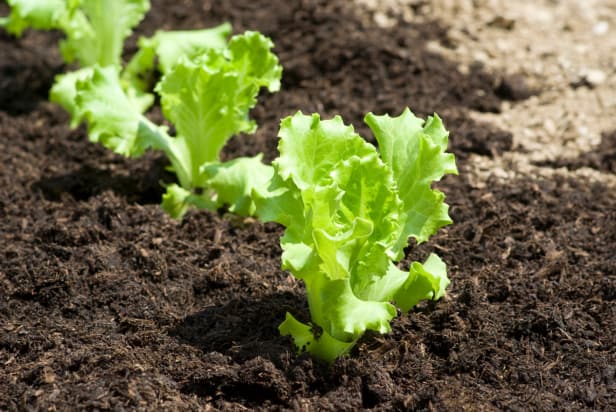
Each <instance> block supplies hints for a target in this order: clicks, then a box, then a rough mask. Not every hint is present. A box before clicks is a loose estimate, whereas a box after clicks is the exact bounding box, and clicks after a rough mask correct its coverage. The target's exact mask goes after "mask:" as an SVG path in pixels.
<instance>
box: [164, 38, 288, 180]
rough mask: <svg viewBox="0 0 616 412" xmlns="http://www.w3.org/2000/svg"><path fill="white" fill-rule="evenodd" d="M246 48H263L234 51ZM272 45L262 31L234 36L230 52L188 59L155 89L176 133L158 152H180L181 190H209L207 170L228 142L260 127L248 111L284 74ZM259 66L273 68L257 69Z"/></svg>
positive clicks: (175, 161) (177, 166)
mask: <svg viewBox="0 0 616 412" xmlns="http://www.w3.org/2000/svg"><path fill="white" fill-rule="evenodd" d="M246 44H249V45H253V46H254V45H255V44H258V45H261V47H254V48H253V49H252V52H251V54H249V55H247V54H239V53H237V54H235V53H234V52H233V50H235V49H239V50H243V47H244V45H246ZM232 46H233V47H232ZM271 47H272V43H271V41H270V40H269V39H268V38H266V37H264V36H263V35H261V34H259V33H252V32H247V33H246V34H244V35H241V36H235V37H234V38H233V39H232V40H231V42H230V44H229V48H230V50H231V51H229V50H226V49H225V50H215V49H211V50H209V51H207V52H206V53H205V54H203V55H201V56H198V57H196V58H194V59H192V60H189V59H188V58H183V59H181V60H180V62H179V63H178V64H176V65H175V67H174V68H173V69H172V70H171V72H170V73H169V74H167V75H165V76H164V77H163V79H162V80H161V82H160V83H159V84H158V86H157V87H156V91H157V92H158V93H159V94H160V96H161V104H162V108H163V113H164V114H165V117H167V118H168V119H169V120H170V121H171V122H172V123H173V124H174V125H175V127H176V130H177V135H176V136H175V137H173V138H170V139H168V141H167V143H166V147H165V148H163V147H159V148H160V149H161V150H165V151H169V150H170V151H173V152H174V153H176V156H173V157H170V159H171V162H172V166H173V169H174V170H175V171H176V173H178V178H179V179H180V183H181V185H182V187H184V188H187V189H189V188H203V187H205V186H206V182H207V180H208V175H207V174H206V173H205V169H204V167H206V166H207V165H208V164H209V163H216V162H218V161H219V156H220V151H221V149H222V147H223V146H224V145H225V143H226V142H227V141H228V140H229V139H230V138H231V137H232V136H233V135H236V134H239V133H252V132H254V130H255V129H256V124H255V122H254V121H252V120H250V119H249V117H248V112H249V111H250V109H251V108H252V107H253V106H254V105H255V104H256V102H257V94H258V92H259V89H260V87H261V85H263V84H271V83H272V82H274V83H275V81H274V80H272V79H273V76H275V75H278V76H279V75H280V74H281V69H280V65H279V64H278V59H277V58H276V57H275V55H273V54H272V53H271V51H270V48H271ZM262 53H264V54H266V56H262V55H261V54H262ZM260 64H267V65H268V66H267V67H260V68H258V67H255V66H258V65H260ZM259 76H264V77H259ZM182 173H185V175H184V176H182Z"/></svg>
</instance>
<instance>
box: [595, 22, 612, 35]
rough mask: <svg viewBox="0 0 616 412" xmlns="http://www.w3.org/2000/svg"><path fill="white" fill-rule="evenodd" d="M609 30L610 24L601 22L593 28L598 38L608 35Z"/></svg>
mask: <svg viewBox="0 0 616 412" xmlns="http://www.w3.org/2000/svg"><path fill="white" fill-rule="evenodd" d="M609 29H610V24H609V23H608V22H606V21H600V22H599V23H597V24H595V25H594V26H593V28H592V32H593V33H594V34H595V35H597V36H601V35H604V34H605V33H607V32H608V30H609Z"/></svg>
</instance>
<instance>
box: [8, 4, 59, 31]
mask: <svg viewBox="0 0 616 412" xmlns="http://www.w3.org/2000/svg"><path fill="white" fill-rule="evenodd" d="M7 3H8V5H9V6H11V12H10V14H9V15H8V17H6V18H4V19H1V20H0V25H2V26H4V28H5V29H6V31H8V32H9V33H11V34H13V35H15V36H21V34H22V33H23V31H24V30H25V29H27V28H30V27H31V28H33V29H38V30H51V29H57V28H60V27H61V25H62V22H63V19H65V18H66V16H67V15H68V13H69V9H68V7H67V1H66V0H47V1H41V0H7Z"/></svg>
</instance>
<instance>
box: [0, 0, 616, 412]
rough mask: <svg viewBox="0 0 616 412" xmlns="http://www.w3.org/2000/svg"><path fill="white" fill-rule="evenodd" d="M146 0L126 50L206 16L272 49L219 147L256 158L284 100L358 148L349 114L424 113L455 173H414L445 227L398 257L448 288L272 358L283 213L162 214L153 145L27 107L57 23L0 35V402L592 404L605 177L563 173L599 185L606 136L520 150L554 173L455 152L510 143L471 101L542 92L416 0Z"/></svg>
mask: <svg viewBox="0 0 616 412" xmlns="http://www.w3.org/2000/svg"><path fill="white" fill-rule="evenodd" d="M152 3H153V7H152V11H151V12H150V13H149V14H148V15H147V18H146V19H145V20H144V22H143V23H142V24H141V25H140V26H139V27H138V29H137V33H136V35H135V36H133V37H131V40H130V42H129V43H130V44H129V47H128V48H127V55H129V54H131V53H132V52H133V51H134V50H135V46H134V45H135V41H136V38H137V35H143V34H147V35H150V34H152V33H153V32H154V31H155V30H156V29H157V28H164V29H188V28H201V27H208V26H213V25H215V24H219V23H222V22H224V21H229V22H231V23H232V24H233V26H234V30H235V32H237V33H239V32H243V31H244V30H247V29H252V30H259V31H261V32H263V33H265V34H266V35H268V36H271V38H272V39H273V41H274V43H275V44H276V49H275V51H276V53H277V54H278V56H279V57H280V60H281V63H282V65H283V66H284V74H283V82H282V90H281V91H280V92H279V93H276V94H274V95H268V94H263V95H262V96H261V98H260V102H259V104H258V106H257V107H256V108H255V109H254V110H253V112H252V116H253V117H254V118H255V119H256V121H257V122H258V124H259V125H260V128H259V130H258V131H257V133H256V134H255V135H252V136H238V137H236V138H234V139H233V140H232V141H231V142H230V143H229V144H228V146H227V147H226V148H225V152H224V156H225V157H226V158H233V157H236V156H239V155H254V154H256V153H259V152H263V153H265V158H266V159H267V160H268V161H269V160H271V159H273V158H275V157H276V155H277V150H276V145H277V138H276V134H277V129H278V123H279V120H280V119H281V118H282V117H285V116H288V115H291V114H293V113H295V112H296V111H298V110H302V111H303V112H305V113H311V112H319V113H321V114H322V115H323V116H324V117H328V116H331V115H333V114H341V115H342V116H343V118H344V119H345V121H346V122H348V123H352V124H354V125H355V126H356V128H357V130H358V131H360V133H361V134H362V135H363V136H365V137H366V138H367V139H368V140H370V141H374V139H373V138H372V137H371V136H370V134H369V131H368V129H367V127H365V125H363V123H362V118H363V116H364V115H365V114H366V113H367V112H369V111H373V112H375V113H386V112H387V113H390V114H392V115H397V114H399V113H400V112H401V111H402V109H403V108H404V107H406V106H410V107H411V108H412V109H413V110H414V111H415V112H416V113H417V114H419V115H422V116H425V115H427V114H431V113H432V112H433V111H437V112H438V113H439V114H440V116H441V117H442V118H443V119H444V121H445V123H446V125H447V126H448V128H449V129H450V132H451V137H450V148H451V151H453V152H454V153H455V154H456V156H457V159H458V165H459V169H460V175H459V176H449V177H447V178H446V179H445V180H444V181H442V182H440V183H439V184H438V187H439V189H440V190H442V191H444V192H445V193H446V195H447V201H448V203H449V204H450V206H451V209H450V212H451V216H452V218H453V220H454V222H455V223H454V224H453V225H451V226H449V227H447V228H446V229H443V230H441V231H440V232H439V233H438V235H436V236H435V237H434V238H433V239H431V240H430V242H427V243H426V244H422V245H420V246H417V245H415V244H413V243H411V244H409V247H408V249H407V257H406V259H405V260H404V261H403V262H402V266H403V267H404V266H408V264H409V263H410V262H411V261H413V260H423V259H425V258H426V257H427V255H428V254H429V253H430V252H432V251H434V252H437V253H438V254H439V255H440V256H441V257H442V258H443V259H444V260H445V262H447V264H448V267H449V274H450V278H451V280H452V284H451V286H450V288H449V291H448V295H447V296H446V297H445V298H443V299H442V300H440V301H438V302H428V303H424V304H421V305H420V306H418V307H417V308H416V309H415V310H413V311H412V312H411V313H409V314H406V315H401V316H399V317H398V318H397V319H396V320H395V321H394V322H393V324H392V333H390V334H388V335H378V334H372V333H370V334H367V335H366V336H365V337H364V338H362V340H361V342H360V344H359V345H358V346H357V347H356V349H355V350H354V351H353V352H352V353H351V355H350V356H349V357H346V358H343V359H340V360H338V361H337V362H336V363H334V364H333V365H325V364H321V363H319V362H316V361H314V360H312V359H311V358H310V357H308V356H306V355H296V354H295V353H294V351H293V348H292V345H291V342H290V340H288V339H287V338H282V337H280V336H279V333H278V331H277V326H278V325H279V324H280V322H281V321H282V320H283V319H284V314H285V312H286V311H291V312H292V313H294V314H296V315H297V316H298V317H300V318H302V319H308V316H309V315H308V311H307V306H306V303H305V297H304V292H303V287H302V285H301V283H300V282H298V281H297V280H295V279H294V278H293V277H292V276H291V275H290V274H289V273H287V272H285V271H282V270H281V269H280V253H281V251H280V247H279V241H278V239H279V237H280V235H281V234H282V231H283V228H282V227H280V226H278V225H275V224H261V223H259V222H257V221H254V220H253V219H241V218H238V217H235V216H232V215H229V214H225V213H224V211H219V212H218V213H216V212H207V211H192V212H190V213H189V214H188V215H187V216H186V218H185V220H184V221H183V222H181V223H179V222H176V221H174V220H172V219H170V218H169V217H168V216H167V215H165V214H164V213H163V212H162V211H161V209H160V208H159V206H158V202H159V201H160V196H161V193H162V189H161V184H160V182H161V181H170V179H172V178H173V177H172V176H170V175H168V174H167V172H165V166H166V165H167V164H166V161H165V159H164V158H163V157H162V156H161V155H160V154H157V153H148V154H147V155H146V156H144V157H143V158H140V159H138V160H129V159H124V158H122V157H119V156H116V155H113V154H112V153H110V152H109V151H107V150H105V149H104V148H102V147H100V146H97V145H94V144H92V143H89V142H88V141H87V138H86V133H85V129H84V128H83V127H80V128H78V129H76V130H70V129H69V127H68V124H67V120H68V117H67V115H66V114H65V113H64V112H63V111H62V110H61V109H60V108H59V107H57V106H55V105H53V104H51V103H49V102H47V91H48V90H49V88H50V86H51V84H52V81H53V77H54V75H55V74H57V73H60V72H63V71H65V70H68V69H69V68H68V67H65V66H64V65H63V62H62V59H61V58H60V55H59V51H58V48H57V41H58V39H59V38H61V36H60V34H59V33H54V32H51V33H49V32H35V31H29V32H27V33H26V34H25V36H24V37H23V38H21V39H14V38H12V37H10V36H9V35H7V34H6V33H4V32H0V410H11V411H12V410H58V411H60V410H202V409H206V410H207V409H219V410H246V409H267V410H333V411H341V410H359V409H371V408H373V409H376V410H463V409H468V410H519V411H526V410H555V411H562V410H576V411H577V410H616V306H615V305H614V301H615V299H616V192H615V190H614V188H613V187H612V186H609V185H607V183H605V182H603V181H602V180H601V179H590V178H585V177H584V176H580V175H579V174H573V173H568V170H572V171H573V170H578V169H580V168H586V169H589V168H590V169H593V170H595V171H597V173H603V174H605V175H606V176H608V175H609V176H611V177H613V175H614V173H615V172H616V171H615V169H614V167H615V166H614V165H615V162H616V159H615V157H614V142H615V139H614V131H613V130H604V131H603V132H604V142H603V143H602V144H600V145H598V146H596V148H595V150H594V151H593V152H591V153H585V154H583V155H581V156H579V158H576V159H553V160H551V161H549V162H543V163H541V164H540V165H539V166H540V167H542V170H544V171H545V170H546V169H550V168H553V169H558V170H560V171H562V173H552V174H546V173H542V174H537V175H533V174H532V173H531V174H525V175H522V174H520V175H516V176H515V177H511V178H506V179H505V178H502V177H501V176H500V175H498V174H490V173H487V174H484V175H481V176H478V175H477V174H476V173H475V172H476V170H477V167H476V164H477V163H476V162H477V159H480V160H481V159H483V161H485V162H488V163H486V164H491V163H489V162H495V161H498V160H499V159H501V158H502V156H505V155H507V154H508V153H517V154H521V155H524V148H523V147H521V146H520V145H517V144H514V141H515V140H514V136H513V134H512V133H511V132H510V131H508V130H505V129H502V128H499V127H497V126H494V125H493V124H491V123H488V122H480V121H478V120H477V118H478V116H477V115H479V117H481V115H482V114H485V115H486V116H499V113H500V112H501V110H502V107H503V105H505V106H507V107H511V105H514V106H515V105H517V104H525V103H526V101H528V99H529V98H532V96H537V95H541V93H542V92H543V91H542V90H541V87H534V86H533V85H532V84H531V85H529V84H528V83H527V82H525V80H524V78H520V77H519V76H512V75H511V74H510V73H508V74H499V73H497V72H495V71H494V70H487V69H485V68H483V67H482V66H481V65H470V66H469V67H470V69H469V70H460V69H459V65H458V63H456V62H455V61H452V60H450V59H448V58H446V57H444V56H443V55H442V54H440V53H437V52H435V51H434V47H430V45H431V44H438V45H440V46H441V47H444V48H449V49H454V48H455V47H457V46H456V44H454V43H455V42H454V41H453V40H452V38H451V36H450V31H449V27H448V21H453V20H455V18H456V16H455V15H446V14H445V15H440V16H439V13H433V12H431V11H430V10H431V9H430V8H429V7H426V4H428V5H429V3H430V2H425V1H406V2H401V3H404V4H403V5H404V7H405V11H406V12H408V13H406V14H404V16H402V15H394V16H393V17H391V16H390V17H389V18H390V19H393V24H379V23H383V21H382V20H383V18H384V17H383V16H384V14H379V13H381V12H380V11H378V10H377V11H376V12H375V11H374V10H371V9H368V8H366V7H365V4H364V3H366V2H360V1H356V2H352V1H347V0H329V1H325V0H323V1H316V0H301V1H300V0H294V1H260V0H257V1H255V0H250V1H248V0H245V1H240V0H235V1H197V0H194V1H190V0H185V1H181V2H177V1H171V0H164V1H163V0H159V1H153V2H152ZM385 3H386V2H385ZM7 10H8V8H7V6H6V5H2V6H0V12H2V13H3V14H6V12H7ZM403 17H404V18H403ZM385 23H387V22H385ZM501 23H502V22H501ZM505 29H508V28H507V25H505ZM505 29H503V30H505ZM509 29H510V27H509ZM537 41H541V40H540V39H538V40H537ZM539 86H540V85H539ZM571 87H579V85H572V86H571ZM151 116H152V117H153V118H154V119H156V120H160V119H161V117H160V113H159V112H158V111H157V110H153V112H152V113H151ZM478 181H479V183H477V182H478Z"/></svg>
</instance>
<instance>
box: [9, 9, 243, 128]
mask: <svg viewBox="0 0 616 412" xmlns="http://www.w3.org/2000/svg"><path fill="white" fill-rule="evenodd" d="M8 4H9V5H10V6H11V12H10V14H9V16H8V17H5V18H2V19H0V26H4V28H5V29H6V30H7V31H8V32H9V33H12V34H14V35H16V36H20V35H21V34H22V33H23V31H24V30H25V29H27V28H34V29H40V30H52V29H56V30H60V31H61V32H63V33H64V35H65V38H64V39H63V40H62V41H61V42H60V50H61V52H62V56H63V58H64V60H65V61H66V62H67V63H71V62H76V63H78V64H79V66H80V69H78V70H76V71H73V72H69V73H64V74H60V75H58V76H56V81H55V84H54V85H53V87H52V89H51V91H50V99H51V100H52V101H53V102H56V103H58V104H60V105H61V106H62V107H64V109H66V110H67V111H68V112H69V113H70V114H71V125H72V126H73V127H74V126H76V125H77V124H79V123H80V122H81V120H82V118H81V113H79V112H78V110H77V108H76V106H75V98H76V83H77V82H78V81H80V80H84V79H86V78H89V77H92V75H93V71H94V66H99V67H113V68H114V69H115V71H116V73H115V75H116V76H120V77H121V79H122V88H123V89H124V91H125V92H126V94H127V95H128V97H129V100H130V102H131V104H132V105H134V106H135V107H136V108H138V110H139V111H140V112H144V111H145V110H147V108H148V107H149V106H150V105H151V104H152V102H153V101H154V96H153V95H151V94H150V93H148V92H149V87H148V86H149V84H148V82H147V80H146V79H144V77H145V76H146V75H147V74H148V71H151V70H152V69H154V62H155V60H156V59H158V61H159V66H158V67H157V68H158V69H159V70H160V72H161V73H163V74H164V73H167V72H169V71H170V70H171V68H172V67H173V66H174V64H175V62H177V61H179V58H180V57H181V56H182V55H185V54H186V55H196V54H198V53H200V52H203V51H204V50H206V49H210V48H224V47H225V46H226V43H227V38H228V37H229V35H230V34H231V26H230V25H229V24H228V23H225V24H222V25H220V26H218V27H215V28H212V29H205V30H188V31H158V32H157V33H156V34H155V35H154V36H153V37H152V38H140V40H139V45H140V49H139V51H138V52H137V53H136V54H135V56H134V57H133V58H132V59H131V61H130V62H129V64H128V65H127V67H126V68H125V69H123V67H122V51H123V49H124V42H125V40H126V38H127V37H128V36H129V35H130V34H131V33H132V30H133V28H134V27H135V26H136V25H137V24H138V23H139V22H140V21H141V20H142V19H143V17H144V16H145V13H147V11H148V10H149V9H150V1H149V0H45V1H43V0H8Z"/></svg>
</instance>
